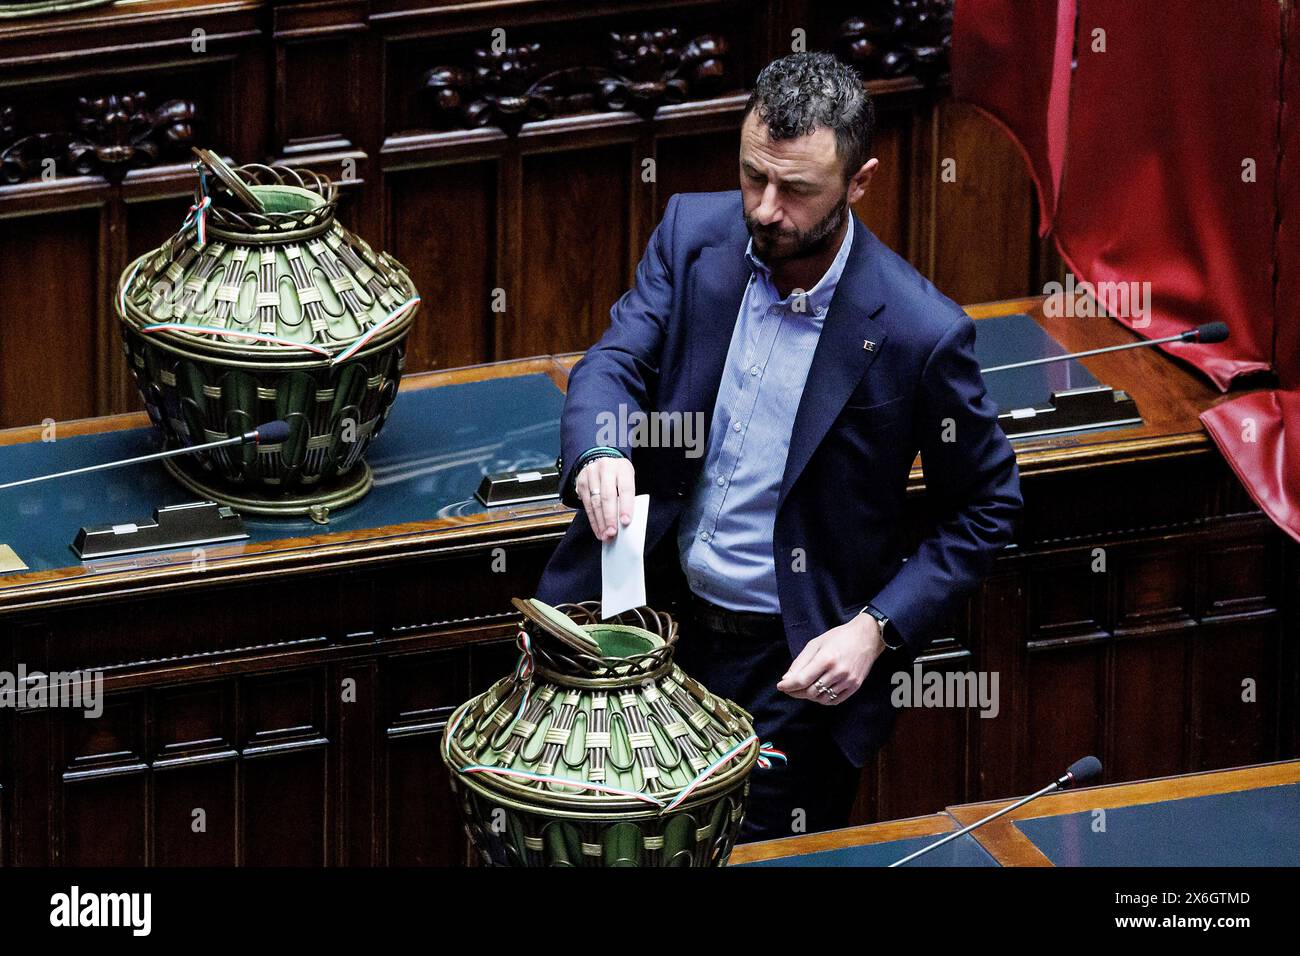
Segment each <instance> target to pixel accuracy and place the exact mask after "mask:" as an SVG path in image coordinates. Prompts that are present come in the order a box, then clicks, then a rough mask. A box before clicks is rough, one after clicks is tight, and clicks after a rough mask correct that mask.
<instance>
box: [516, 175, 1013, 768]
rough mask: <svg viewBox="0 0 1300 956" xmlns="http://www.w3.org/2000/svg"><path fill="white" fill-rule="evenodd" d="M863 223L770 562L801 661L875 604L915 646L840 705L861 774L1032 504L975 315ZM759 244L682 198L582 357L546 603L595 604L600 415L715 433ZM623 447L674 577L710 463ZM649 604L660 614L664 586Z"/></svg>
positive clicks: (726, 219) (724, 211) (826, 329)
mask: <svg viewBox="0 0 1300 956" xmlns="http://www.w3.org/2000/svg"><path fill="white" fill-rule="evenodd" d="M854 228H855V232H854V241H853V247H852V249H851V250H850V253H849V258H848V262H847V264H846V265H845V269H844V273H843V276H842V277H841V278H840V281H839V284H838V286H837V287H836V291H835V296H834V298H833V299H832V300H831V304H830V308H829V311H828V312H827V315H826V318H825V321H824V324H823V327H822V332H821V337H820V339H819V341H818V344H817V348H816V351H815V353H814V356H813V360H812V366H811V368H810V369H809V372H808V379H807V384H806V385H805V387H804V391H803V396H802V399H801V401H800V403H799V409H798V413H797V415H796V417H795V422H794V428H793V431H792V433H791V437H790V451H789V455H788V457H787V460H786V463H785V471H784V476H783V478H782V481H781V491H780V495H779V498H778V504H777V514H776V520H775V529H774V534H773V539H774V540H773V542H772V551H773V559H774V561H775V562H776V576H777V588H778V592H779V597H780V602H781V617H782V620H783V623H784V624H785V630H786V636H787V639H788V641H789V644H790V653H791V657H792V658H793V657H794V656H795V655H797V654H798V653H799V652H800V650H802V649H803V647H804V645H805V644H807V643H808V641H809V640H811V639H812V638H814V637H817V636H818V635H820V634H822V633H824V632H825V631H827V630H829V629H830V628H832V627H835V626H836V625H838V624H842V623H844V622H845V621H847V620H849V619H850V618H852V617H853V616H854V615H856V614H857V613H858V612H859V611H860V610H861V609H862V608H863V607H864V606H865V605H866V604H868V603H871V604H874V605H875V606H876V607H877V608H879V609H880V610H881V611H883V612H884V613H885V614H887V615H888V616H889V617H890V619H891V620H892V621H893V623H894V625H895V627H896V628H897V630H898V633H899V635H901V637H902V639H903V641H904V642H905V648H904V649H903V650H902V651H885V652H884V654H882V655H881V657H880V658H879V659H878V660H877V661H876V663H875V665H874V666H873V668H872V671H871V673H870V675H868V678H867V680H866V681H865V682H864V684H863V686H862V687H861V688H859V690H858V691H857V692H856V693H855V694H853V695H852V696H851V697H849V698H848V699H847V700H845V701H844V702H843V703H840V704H837V705H835V706H833V707H832V708H831V709H832V710H833V711H835V714H834V716H833V725H834V734H835V738H836V740H837V741H838V742H839V745H840V747H841V749H842V750H843V751H844V753H845V754H846V755H847V756H848V757H849V759H850V760H852V761H853V762H854V763H855V764H857V765H859V766H860V765H861V764H862V763H863V762H864V761H865V760H866V759H867V757H868V756H869V755H870V754H871V752H872V751H873V750H874V749H875V748H876V747H878V746H879V745H880V744H881V743H882V742H883V741H884V740H885V738H886V737H887V736H888V734H889V730H890V728H891V727H892V723H893V717H894V708H893V707H892V706H891V704H890V701H889V696H890V690H891V685H890V681H889V675H890V674H891V673H892V672H894V671H896V670H898V669H899V668H901V667H906V666H910V663H911V660H912V658H914V657H915V656H916V654H917V653H919V652H920V651H921V650H922V649H923V648H924V646H925V645H926V644H927V643H928V641H929V638H930V635H931V634H932V632H933V629H934V627H935V625H936V624H937V623H938V622H939V621H940V619H941V618H942V617H943V616H944V615H945V614H947V613H949V612H951V611H953V610H954V609H955V608H956V607H957V606H959V605H960V604H961V602H963V601H965V600H966V598H967V597H968V596H969V595H970V594H971V592H972V591H973V590H974V589H975V588H976V587H977V586H978V584H979V581H980V579H981V577H982V576H983V575H984V573H985V572H986V570H987V568H988V565H989V563H990V561H991V560H992V558H993V556H994V555H995V554H996V553H997V551H998V550H999V549H1000V548H1001V547H1002V546H1003V545H1004V544H1006V542H1007V541H1008V540H1009V539H1010V537H1011V533H1012V522H1013V519H1014V517H1015V515H1016V513H1017V512H1018V510H1019V508H1020V505H1021V499H1020V488H1019V477H1018V475H1017V472H1016V461H1015V453H1014V452H1013V450H1012V448H1011V445H1010V443H1009V442H1008V441H1007V439H1006V437H1005V435H1004V434H1003V432H1002V430H1001V428H999V427H998V424H997V417H996V416H997V410H996V408H995V406H994V405H993V403H992V402H991V401H990V399H989V398H988V397H987V395H986V394H985V391H984V382H983V379H982V378H981V377H980V372H979V367H978V365H977V363H976V361H975V357H974V353H973V346H974V342H975V325H974V323H973V322H972V321H971V319H970V317H969V316H967V315H966V313H965V312H963V311H962V309H961V308H960V307H959V306H957V305H956V304H955V303H953V302H952V301H951V300H950V299H948V298H947V297H945V296H944V295H942V294H941V293H940V292H939V291H938V290H936V289H935V288H934V286H933V285H931V284H930V283H929V282H928V281H926V279H925V278H924V277H922V276H921V275H920V274H919V273H918V272H917V271H916V270H915V269H913V268H912V267H911V266H910V265H909V264H908V263H907V262H906V261H904V260H903V259H902V258H901V257H899V256H898V255H896V254H895V253H894V252H893V251H891V250H890V249H889V248H888V247H886V246H885V245H884V244H883V243H881V242H880V240H879V239H877V238H876V237H875V236H874V235H873V234H872V233H871V231H870V230H868V229H867V228H866V226H864V225H863V224H862V222H861V221H860V220H855V223H854ZM748 241H749V236H748V233H747V231H746V229H745V224H744V219H743V216H742V209H741V199H740V192H739V191H732V192H721V193H685V194H679V195H676V196H674V197H673V198H672V199H671V201H670V202H669V203H668V208H667V209H666V211H665V213H664V217H663V220H662V221H661V222H660V223H659V225H658V227H657V228H656V229H655V231H654V235H653V236H652V237H651V240H650V243H649V246H648V247H647V249H646V252H645V256H644V257H643V258H642V260H641V263H640V265H639V266H638V267H637V272H636V284H635V286H634V287H633V288H632V289H631V290H629V291H628V292H627V293H626V294H624V295H623V297H622V298H621V299H619V300H618V302H617V303H615V305H614V307H613V309H611V311H610V317H611V323H610V327H609V329H608V331H606V332H605V334H604V336H602V337H601V339H600V341H599V342H597V343H596V344H595V345H594V346H592V348H591V349H589V350H588V351H587V353H586V355H585V356H584V357H583V358H582V360H581V361H579V362H578V363H577V365H575V366H574V368H573V371H572V374H571V375H570V377H569V388H568V397H567V399H566V401H565V405H564V415H563V420H562V423H561V445H562V447H561V474H560V480H561V487H562V488H563V489H564V501H565V503H566V504H568V505H570V506H572V507H576V508H579V513H578V515H577V516H576V517H575V519H574V521H573V524H572V525H571V526H570V527H569V529H568V532H567V534H566V535H565V537H564V539H563V540H562V541H561V542H560V544H559V546H558V548H557V549H556V551H555V554H554V555H553V557H552V558H551V561H550V563H549V564H548V565H547V567H546V570H545V572H544V573H543V576H542V579H541V582H540V585H539V588H538V597H540V598H541V599H542V600H544V601H547V602H549V603H553V604H554V603H559V602H562V601H578V600H587V599H592V598H599V595H600V589H601V577H600V542H599V541H598V540H597V539H596V537H595V535H594V534H593V533H592V531H591V528H590V526H589V524H588V522H587V518H586V516H585V514H584V513H583V512H582V511H581V507H580V504H579V502H578V501H577V500H575V498H574V497H573V491H572V485H573V480H574V475H573V474H572V468H573V463H574V462H575V461H576V460H577V458H578V456H579V455H580V454H581V453H582V452H584V451H586V450H587V449H588V448H592V447H594V446H596V445H600V444H604V442H602V441H598V440H597V434H598V432H599V430H600V423H601V421H602V418H601V413H602V412H604V413H606V414H609V413H612V414H613V415H615V416H616V417H617V416H618V409H619V406H620V404H623V405H624V406H625V407H626V409H627V410H628V411H629V412H630V411H634V410H638V409H639V410H642V411H652V410H654V411H659V412H685V413H692V412H702V413H703V421H704V425H705V427H706V428H707V426H708V425H709V424H710V423H711V421H712V417H713V406H714V402H715V400H716V398H717V393H718V385H719V382H720V381H721V378H722V371H723V364H724V362H725V359H726V356H727V350H728V346H729V344H730V341H731V334H732V330H733V328H734V327H735V323H736V319H737V313H738V311H739V308H740V301H741V298H742V297H743V295H744V290H745V284H746V282H747V281H748V279H749V274H750V273H749V267H748V265H747V264H746V262H745V258H744V252H745V247H746V244H747V243H748ZM704 447H707V445H706V446H704ZM620 450H621V451H622V452H623V454H624V455H626V456H627V457H629V458H630V459H631V460H632V462H633V465H634V466H635V469H636V490H637V492H638V493H649V495H650V512H649V518H648V523H647V528H646V544H645V549H646V553H647V555H649V554H650V553H651V552H652V551H653V550H654V549H656V548H657V547H658V548H660V549H661V553H666V554H667V555H668V556H669V558H668V560H667V561H666V562H663V563H664V564H665V565H666V566H668V567H670V568H671V567H672V566H673V565H675V564H676V560H677V546H676V540H675V538H676V533H677V524H678V521H677V519H678V517H679V516H680V513H681V511H682V505H683V503H684V499H685V496H686V495H687V494H688V493H689V492H690V490H691V488H692V487H693V484H694V481H695V478H696V476H697V475H698V473H699V469H700V468H701V466H702V464H703V462H704V454H703V453H700V454H698V456H697V457H690V456H688V454H687V451H688V450H687V449H686V448H684V447H677V448H654V447H637V448H631V447H626V446H624V447H622V448H621V449H620ZM918 451H919V452H920V455H921V461H922V467H923V469H924V473H925V485H926V494H927V497H928V499H929V504H930V514H931V515H932V516H933V521H934V524H933V526H932V527H931V528H929V529H928V530H929V533H928V536H926V537H925V538H924V539H923V540H922V541H921V543H920V546H919V548H915V549H907V550H910V553H907V550H905V549H906V543H905V542H904V539H903V535H904V527H903V520H902V519H903V502H904V496H905V493H906V488H907V482H908V473H909V471H910V469H911V467H912V463H913V462H914V461H915V459H916V455H917V453H918ZM676 573H677V577H678V579H679V584H680V585H681V587H683V588H684V586H685V581H684V578H682V576H681V573H680V568H678V569H677V572H676ZM679 593H684V592H679ZM647 600H648V601H649V603H650V605H651V606H652V607H653V606H656V603H655V602H656V600H659V601H660V604H659V605H658V606H660V607H663V606H664V601H663V598H661V597H657V596H656V595H655V594H653V593H648V594H647ZM680 640H682V641H689V640H690V634H689V633H687V632H686V631H683V633H682V636H681V638H680Z"/></svg>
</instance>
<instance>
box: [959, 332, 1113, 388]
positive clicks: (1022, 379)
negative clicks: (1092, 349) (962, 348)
mask: <svg viewBox="0 0 1300 956" xmlns="http://www.w3.org/2000/svg"><path fill="white" fill-rule="evenodd" d="M1064 354H1065V349H1064V348H1063V347H1062V346H1061V344H1060V343H1059V342H1057V341H1056V340H1055V339H1054V338H1052V337H1051V336H1050V335H1048V334H1047V331H1046V330H1045V329H1044V328H1043V327H1042V326H1041V325H1039V324H1038V323H1037V322H1035V321H1034V320H1033V317H1032V316H1029V315H1027V314H1025V313H1018V314H1016V315H994V316H990V317H989V318H987V319H980V320H979V321H977V322H976V323H975V359H976V361H978V362H979V364H980V368H992V367H994V366H995V365H1011V364H1013V363H1015V362H1025V361H1028V360H1029V359H1036V358H1047V357H1048V356H1049V355H1064ZM1098 384H1100V383H1098V381H1097V379H1096V378H1095V377H1094V376H1093V374H1092V373H1091V372H1089V371H1088V370H1087V369H1086V368H1084V366H1083V363H1082V362H1080V361H1079V360H1078V359H1070V360H1069V361H1068V362H1051V363H1049V364H1047V365H1031V366H1030V367H1029V368H1013V369H1007V370H1006V371H1005V372H992V373H990V374H988V375H986V376H984V387H985V388H986V389H987V390H988V393H989V398H991V399H993V401H994V402H995V403H996V404H997V406H998V410H999V411H1002V412H1006V411H1010V410H1011V409H1015V408H1028V407H1030V406H1041V405H1046V404H1047V403H1048V402H1049V401H1050V400H1051V398H1052V393H1053V392H1061V391H1066V390H1068V389H1072V388H1092V387H1093V386H1095V385H1098Z"/></svg>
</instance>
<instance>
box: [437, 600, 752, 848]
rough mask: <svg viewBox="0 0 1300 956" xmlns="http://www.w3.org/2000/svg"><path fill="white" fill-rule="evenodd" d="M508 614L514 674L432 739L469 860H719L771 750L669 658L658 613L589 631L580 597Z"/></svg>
mask: <svg viewBox="0 0 1300 956" xmlns="http://www.w3.org/2000/svg"><path fill="white" fill-rule="evenodd" d="M514 605H515V607H516V608H517V609H518V610H519V611H520V613H521V614H522V615H523V622H522V624H521V626H520V629H519V635H518V641H519V646H520V651H521V654H520V658H519V662H518V665H517V666H516V668H515V671H514V673H513V674H509V675H507V676H505V677H503V678H501V679H500V680H498V681H497V682H496V683H494V684H493V685H492V686H491V687H490V688H488V690H487V691H486V692H484V693H483V694H480V695H479V696H477V697H475V698H473V699H471V700H469V701H467V702H465V703H464V704H462V705H461V706H460V707H458V708H456V710H455V712H454V713H453V714H452V716H451V719H450V721H449V722H448V724H447V728H446V730H445V731H444V732H443V736H442V748H441V751H442V758H443V760H444V761H445V762H446V763H447V766H448V768H449V769H450V771H451V774H450V779H451V784H452V789H453V791H454V793H455V798H456V802H457V804H458V805H459V807H460V809H461V813H462V815H463V818H464V821H465V828H466V830H467V832H468V833H469V836H470V839H471V840H472V841H473V843H474V845H475V846H476V847H477V848H478V850H479V852H480V854H481V856H482V858H483V860H484V862H486V863H487V864H489V865H498V866H596V867H599V866H722V865H724V864H725V863H726V862H727V859H728V858H729V857H730V855H731V851H732V848H733V847H734V846H735V842H736V837H737V834H738V833H739V832H740V824H741V820H742V818H743V816H744V812H745V805H746V800H747V798H748V794H749V774H750V772H751V771H752V770H753V769H754V767H755V765H756V764H758V765H760V766H766V765H767V763H768V754H769V753H776V752H775V751H769V750H768V748H767V747H766V746H760V743H759V741H758V738H757V737H756V736H755V735H754V728H753V724H752V718H751V716H750V715H749V713H747V712H746V711H745V710H744V709H743V708H741V707H740V706H738V705H737V704H735V703H733V702H731V701H728V700H724V699H722V698H719V697H715V696H713V695H712V694H710V693H709V691H708V690H707V689H706V688H704V687H703V686H701V685H700V683H699V682H698V681H696V680H694V679H693V678H691V677H690V676H689V675H687V674H685V673H683V672H682V670H681V668H680V667H678V666H677V665H676V664H675V663H674V662H673V649H674V644H675V642H676V640H677V624H676V622H675V621H674V620H673V619H672V617H671V616H670V615H668V614H666V613H663V612H659V611H654V610H652V609H651V608H648V607H642V608H637V609H635V610H632V611H627V612H624V613H623V614H621V615H618V616H617V617H615V618H613V619H611V620H610V621H605V622H602V621H600V619H599V616H598V615H599V605H598V604H597V603H595V602H586V603H582V604H562V605H560V606H559V607H551V606H550V605H548V604H544V603H542V602H541V601H537V600H535V599H530V600H527V601H524V600H520V599H518V598H516V599H515V601H514ZM760 751H761V752H760Z"/></svg>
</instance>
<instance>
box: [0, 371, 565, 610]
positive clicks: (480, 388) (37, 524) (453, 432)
mask: <svg viewBox="0 0 1300 956" xmlns="http://www.w3.org/2000/svg"><path fill="white" fill-rule="evenodd" d="M563 408H564V393H563V392H561V391H560V389H559V388H558V387H557V386H556V385H555V383H554V382H553V381H551V379H550V378H549V377H548V376H546V375H544V374H530V375H520V376H515V377H511V378H497V379H488V380H485V381H481V382H465V383H460V384H455V385H442V386H438V387H436V388H424V389H418V390H414V391H403V392H399V393H398V396H397V400H396V401H395V402H394V404H393V409H392V411H391V413H390V417H389V420H388V421H387V423H386V424H385V426H384V430H383V431H382V432H381V433H380V435H379V437H378V438H377V439H376V440H375V443H374V445H373V446H372V447H371V449H370V451H369V452H368V453H367V455H366V458H367V460H368V461H369V462H370V465H371V468H372V469H373V470H374V475H375V484H374V488H373V489H372V490H371V492H370V493H369V494H368V495H366V496H365V497H364V498H363V499H362V500H361V501H359V502H357V503H356V504H355V505H352V506H350V507H348V508H344V509H339V510H337V511H334V512H332V513H331V515H330V521H329V526H328V528H326V527H322V526H321V525H318V524H315V523H314V522H312V521H311V520H310V519H308V518H305V517H304V518H273V517H260V516H246V517H245V518H244V527H245V530H247V531H248V532H249V535H250V539H249V540H250V541H251V542H272V541H280V540H284V539H287V538H299V537H305V536H308V535H316V536H320V535H322V534H333V533H342V532H353V531H357V530H359V529H369V528H376V529H377V528H383V527H387V526H390V525H395V524H405V523H409V522H418V521H425V520H432V519H436V518H442V517H448V516H453V515H474V514H480V513H482V514H484V517H485V519H490V518H491V514H490V513H491V512H492V511H493V510H497V511H500V510H501V509H488V508H485V507H484V506H483V505H482V504H480V503H479V502H478V500H477V499H476V498H474V491H475V489H477V488H478V484H479V481H480V479H481V478H482V476H483V475H485V474H487V473H489V472H498V471H511V470H514V469H520V468H535V467H537V466H540V465H550V464H553V463H554V462H555V457H556V455H558V454H559V447H560V413H561V411H562V410H563ZM161 449H162V444H161V439H160V438H159V436H158V435H157V433H156V432H155V430H154V429H153V428H152V427H147V428H133V429H127V430H123V431H115V432H105V433H102V434H98V435H80V436H74V437H69V438H63V439H59V440H57V441H53V442H39V441H37V442H28V443H25V444H19V445H6V446H0V476H3V480H5V481H11V480H17V479H19V478H26V477H31V476H34V475H41V474H47V473H50V472H57V471H64V470H67V469H71V468H78V467H81V466H83V465H87V464H94V463H97V462H101V461H112V460H115V459H121V458H130V457H133V456H136V455H144V454H148V453H150V452H154V451H160V450H161ZM195 500H197V496H196V495H195V494H194V493H193V492H190V491H188V490H187V489H185V488H184V487H183V486H181V485H180V484H179V483H178V482H177V481H175V480H174V479H173V478H172V477H171V476H170V475H169V474H168V473H167V472H166V471H165V470H164V468H163V466H162V464H161V463H160V462H150V463H148V464H144V465H133V466H128V467H126V468H120V469H113V470H110V471H102V472H92V473H90V474H87V475H74V476H72V477H68V478H59V479H55V480H54V481H51V482H45V483H41V484H37V485H29V486H23V487H20V488H12V489H8V490H5V491H0V542H4V543H6V544H9V545H10V546H12V547H13V549H14V551H15V552H16V553H17V554H18V557H20V558H21V559H22V560H23V561H24V562H25V563H26V564H27V566H28V569H29V571H44V570H49V569H53V568H67V567H74V566H77V565H78V560H77V556H76V554H75V553H74V552H73V551H72V549H71V547H70V544H71V542H72V540H73V538H75V537H76V534H77V530H78V529H79V528H80V527H82V526H83V525H95V524H108V523H112V522H124V521H135V520H138V519H148V518H149V517H151V516H152V514H153V511H154V509H155V508H160V507H164V506H166V505H174V504H181V503H184V502H187V501H195ZM503 516H504V515H503ZM173 554H175V556H176V561H177V562H178V563H189V562H190V561H191V560H192V554H191V552H190V550H189V549H186V550H184V551H180V552H173ZM154 557H156V556H154ZM115 564H116V565H120V564H121V561H120V559H119V560H118V561H117V562H115ZM153 564H154V565H156V564H157V561H156V560H155V561H154V562H153ZM87 567H88V568H89V567H93V565H87ZM25 573H28V572H11V573H9V574H7V575H6V574H0V588H3V587H4V586H5V583H6V582H5V579H6V577H8V578H13V577H14V575H15V574H25Z"/></svg>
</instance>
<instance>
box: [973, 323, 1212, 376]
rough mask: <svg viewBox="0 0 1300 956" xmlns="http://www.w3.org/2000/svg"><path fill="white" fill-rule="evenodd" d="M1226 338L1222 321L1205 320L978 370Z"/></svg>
mask: <svg viewBox="0 0 1300 956" xmlns="http://www.w3.org/2000/svg"><path fill="white" fill-rule="evenodd" d="M1227 338H1228V326H1227V324H1226V323H1223V322H1206V323H1205V324H1204V325H1198V326H1197V327H1196V328H1194V329H1188V330H1187V331H1186V332H1179V333H1178V334H1177V335H1166V336H1165V337H1164V338H1162V339H1142V340H1141V341H1139V342H1125V343H1124V344H1123V345H1107V346H1106V347H1105V348H1100V349H1087V350H1085V351H1083V352H1067V353H1066V354H1064V355H1048V356H1046V357H1045V358H1036V359H1028V360H1026V361H1024V362H1011V363H1009V364H1007V365H994V366H993V367H992V368H982V369H980V372H982V373H983V374H985V375H987V374H988V373H989V372H1005V371H1007V370H1008V369H1013V368H1028V367H1029V366H1031V365H1047V364H1048V363H1049V362H1068V361H1069V360H1070V359H1077V358H1087V357H1088V356H1089V355H1102V354H1104V353H1106V352H1122V351H1123V350H1124V349H1145V348H1150V347H1151V346H1153V345H1165V344H1166V343H1169V342H1197V343H1199V344H1201V345H1213V344H1215V343H1217V342H1223V341H1225V340H1226V339H1227Z"/></svg>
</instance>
